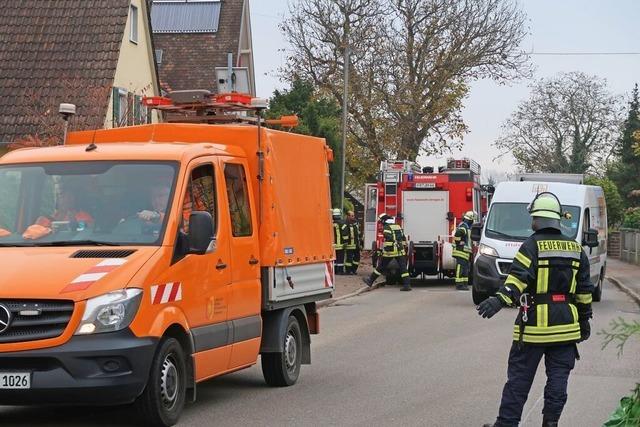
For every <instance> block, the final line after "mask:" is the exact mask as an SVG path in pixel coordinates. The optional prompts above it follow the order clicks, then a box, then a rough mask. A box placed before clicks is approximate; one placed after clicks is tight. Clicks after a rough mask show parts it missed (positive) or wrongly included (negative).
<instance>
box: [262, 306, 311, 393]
mask: <svg viewBox="0 0 640 427" xmlns="http://www.w3.org/2000/svg"><path fill="white" fill-rule="evenodd" d="M301 363H302V333H301V332H300V324H299V323H298V319H296V317H295V316H289V321H288V322H287V331H286V333H285V335H284V352H282V353H264V354H263V355H262V374H263V375H264V380H265V381H266V382H267V384H268V385H270V386H271V387H287V386H290V385H293V384H295V383H296V381H297V380H298V376H299V375H300V365H301Z"/></svg>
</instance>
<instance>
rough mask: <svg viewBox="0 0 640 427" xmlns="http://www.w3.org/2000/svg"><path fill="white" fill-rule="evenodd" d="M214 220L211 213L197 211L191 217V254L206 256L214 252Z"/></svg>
mask: <svg viewBox="0 0 640 427" xmlns="http://www.w3.org/2000/svg"><path fill="white" fill-rule="evenodd" d="M213 242H214V239H213V219H212V218H211V214H210V213H209V212H204V211H195V212H192V213H191V215H190V216H189V253H190V254H195V255H204V254H206V253H209V252H211V251H212V250H213Z"/></svg>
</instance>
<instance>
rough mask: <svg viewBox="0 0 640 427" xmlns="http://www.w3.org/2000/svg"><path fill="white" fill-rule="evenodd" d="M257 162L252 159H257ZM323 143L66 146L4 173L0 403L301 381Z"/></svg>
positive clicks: (108, 135)
mask: <svg viewBox="0 0 640 427" xmlns="http://www.w3.org/2000/svg"><path fill="white" fill-rule="evenodd" d="M256 153H257V154H256ZM330 158H331V150H330V149H328V148H327V146H326V144H325V141H324V140H323V139H319V138H313V137H308V136H303V135H298V134H295V133H289V132H281V131H276V130H272V129H268V128H265V127H261V126H258V125H255V124H253V125H252V124H246V123H244V124H243V123H231V124H218V125H211V124H175V123H164V124H154V125H144V126H134V127H128V128H120V129H110V130H95V131H83V132H75V133H71V134H70V135H69V137H68V140H67V143H66V144H65V145H63V146H58V147H47V148H35V149H22V150H16V151H13V152H10V153H8V154H6V155H5V156H3V157H2V158H1V159H0V200H2V205H1V206H0V264H1V265H0V271H2V274H1V275H0V405H25V404H36V403H37V404H74V405H77V404H91V405H93V404H99V405H111V404H127V403H131V402H134V401H136V402H137V404H138V405H139V406H140V408H141V409H142V411H143V414H144V415H145V418H144V420H145V421H144V423H145V425H162V426H168V425H173V424H175V423H176V422H177V420H178V417H179V416H180V413H181V411H182V409H183V407H184V404H185V401H186V400H188V399H195V395H196V393H195V390H196V385H197V383H199V382H201V381H204V380H207V379H209V378H212V377H215V376H219V375H222V374H225V373H229V372H233V371H237V370H239V369H243V368H247V367H250V366H252V365H254V364H256V362H257V360H258V355H261V362H262V370H263V373H264V378H265V380H266V382H267V383H268V384H269V385H272V386H288V385H292V384H293V383H295V382H296V380H297V378H298V375H299V372H300V365H301V364H308V363H310V360H311V355H310V335H311V334H315V333H318V330H319V318H318V313H317V311H316V301H318V300H321V299H326V298H329V297H330V296H331V295H332V292H333V263H332V260H333V257H334V255H333V248H332V232H331V209H330V208H331V206H330V192H329V180H328V161H329V160H330Z"/></svg>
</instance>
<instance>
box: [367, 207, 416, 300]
mask: <svg viewBox="0 0 640 427" xmlns="http://www.w3.org/2000/svg"><path fill="white" fill-rule="evenodd" d="M378 219H379V221H380V222H381V223H382V224H383V230H382V232H383V233H384V244H383V246H382V256H381V257H380V258H379V261H378V265H376V266H375V267H374V269H373V273H371V276H370V277H368V278H363V279H362V280H363V281H364V283H366V284H367V286H372V285H373V282H375V281H376V279H377V278H378V277H380V275H381V274H382V273H380V271H384V272H385V273H386V272H387V269H388V266H389V264H390V263H391V262H394V261H395V262H397V263H398V269H399V271H400V277H401V278H402V288H400V290H401V291H410V290H411V283H410V279H409V272H408V271H407V256H406V254H407V252H406V246H407V238H406V237H405V235H404V231H403V230H402V227H400V226H399V225H398V224H396V223H395V222H394V221H393V218H391V217H390V216H389V215H387V214H384V213H383V214H381V215H380V216H379V217H378Z"/></svg>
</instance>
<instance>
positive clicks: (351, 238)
mask: <svg viewBox="0 0 640 427" xmlns="http://www.w3.org/2000/svg"><path fill="white" fill-rule="evenodd" d="M346 225H347V241H346V244H345V252H346V255H345V257H346V258H345V259H346V261H345V263H344V268H345V272H346V274H353V275H356V274H358V267H359V265H360V248H361V246H360V226H359V225H358V221H357V220H356V214H355V212H353V211H348V212H347V224H346Z"/></svg>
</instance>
